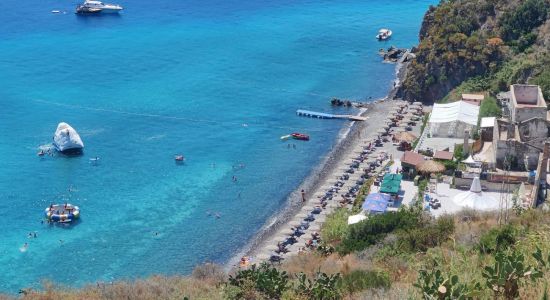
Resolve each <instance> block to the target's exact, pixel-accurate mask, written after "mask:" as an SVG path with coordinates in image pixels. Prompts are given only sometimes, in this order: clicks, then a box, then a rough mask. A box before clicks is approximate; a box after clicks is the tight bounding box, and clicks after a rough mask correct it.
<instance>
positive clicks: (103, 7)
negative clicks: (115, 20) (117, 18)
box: [76, 0, 123, 14]
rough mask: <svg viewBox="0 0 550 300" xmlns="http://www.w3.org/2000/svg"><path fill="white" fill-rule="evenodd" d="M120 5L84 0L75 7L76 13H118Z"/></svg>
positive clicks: (120, 8)
mask: <svg viewBox="0 0 550 300" xmlns="http://www.w3.org/2000/svg"><path fill="white" fill-rule="evenodd" d="M122 9H123V8H122V6H120V5H118V4H110V3H103V2H101V1H96V0H86V1H84V3H82V4H80V5H79V6H77V7H76V13H77V14H89V13H118V12H120V11H121V10H122Z"/></svg>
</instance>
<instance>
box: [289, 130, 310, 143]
mask: <svg viewBox="0 0 550 300" xmlns="http://www.w3.org/2000/svg"><path fill="white" fill-rule="evenodd" d="M291 136H292V138H293V139H295V140H301V141H309V135H307V134H303V133H298V132H295V133H293V134H291Z"/></svg>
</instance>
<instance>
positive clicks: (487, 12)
mask: <svg viewBox="0 0 550 300" xmlns="http://www.w3.org/2000/svg"><path fill="white" fill-rule="evenodd" d="M549 13H550V0H527V1H517V0H512V1H505V0H456V1H442V2H441V3H440V4H439V5H438V6H437V7H430V9H429V10H428V12H427V13H426V15H425V16H424V21H423V23H422V28H421V30H420V34H419V37H420V43H419V45H418V47H417V48H416V49H414V53H415V55H416V58H415V59H413V60H412V62H411V63H410V64H409V66H408V67H407V78H406V79H405V81H404V82H403V86H402V87H401V89H400V91H399V93H398V95H399V96H401V97H403V98H405V99H409V100H421V101H424V102H436V101H438V100H440V99H442V98H443V97H445V96H446V95H447V94H448V93H449V92H450V91H451V90H452V89H453V88H455V87H457V86H459V85H460V84H461V83H462V82H463V81H465V80H468V79H470V78H478V79H481V80H483V81H484V83H483V85H482V86H481V87H480V89H481V90H488V91H491V92H498V91H500V90H503V89H507V85H509V84H512V83H534V84H540V85H541V86H542V87H543V90H544V93H545V95H546V96H547V98H550V97H549V95H550V71H549V69H550V68H548V67H547V66H548V63H549V62H550V56H549V55H548V52H549V48H550V22H548V21H547V20H548V19H549V16H548V15H549Z"/></svg>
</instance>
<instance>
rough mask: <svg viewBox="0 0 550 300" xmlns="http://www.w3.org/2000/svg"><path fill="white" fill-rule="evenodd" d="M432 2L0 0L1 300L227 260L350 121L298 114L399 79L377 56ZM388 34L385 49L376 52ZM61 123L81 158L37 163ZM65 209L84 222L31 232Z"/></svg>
mask: <svg viewBox="0 0 550 300" xmlns="http://www.w3.org/2000/svg"><path fill="white" fill-rule="evenodd" d="M121 1H122V0H121ZM433 2H435V1H424V0H422V1H410V0H408V1H407V0H405V1H399V2H396V1H351V0H350V1H339V2H336V1H295V0H294V1H248V2H247V1H244V2H243V1H234V0H229V1H228V0H224V1H219V0H218V1H212V0H206V1H180V2H174V1H164V0H160V1H143V0H135V1H131V2H121V4H122V5H123V6H125V11H124V13H123V14H121V15H120V16H89V17H80V16H76V15H74V14H73V13H72V12H73V8H74V6H75V5H76V4H77V3H76V2H75V3H65V2H60V1H54V0H44V1H40V2H37V1H23V2H21V1H16V0H6V1H3V2H2V4H0V8H4V9H2V11H3V15H2V17H1V19H0V20H1V22H0V37H1V39H0V53H2V55H0V157H1V159H0V170H1V171H0V209H1V210H2V212H3V213H2V214H1V218H0V228H2V231H1V232H0V266H1V267H0V268H1V269H2V272H0V291H7V292H16V291H17V290H18V289H19V288H21V287H25V286H36V285H38V284H39V282H40V280H41V279H44V278H48V279H51V280H54V281H56V282H61V283H64V284H69V285H76V286H78V285H81V284H84V283H93V282H95V281H111V280H113V279H118V278H133V277H145V276H147V275H150V274H155V273H167V274H175V273H177V274H182V273H188V272H190V270H191V269H192V267H193V265H195V264H196V263H200V262H204V261H215V262H219V263H224V262H226V261H227V260H228V259H229V258H230V257H231V255H232V254H233V253H235V252H236V251H237V250H238V249H239V248H240V247H243V246H244V245H245V244H246V242H247V241H248V240H249V239H250V238H251V237H252V236H253V235H254V234H255V233H256V231H257V230H258V229H259V228H260V227H261V226H262V224H263V223H264V222H265V221H266V219H267V218H269V216H271V215H273V213H275V212H276V211H277V210H278V209H280V208H281V206H282V205H283V204H284V203H285V199H286V197H287V196H288V195H289V194H290V193H291V192H292V191H293V190H294V189H295V188H296V187H297V186H298V185H299V184H300V182H301V181H302V179H303V178H304V177H305V176H307V174H308V172H309V171H310V170H311V168H312V166H314V165H315V164H317V163H318V162H319V161H321V159H322V158H323V156H324V155H326V153H327V152H328V151H329V150H330V148H331V146H332V145H334V143H335V139H336V137H337V135H338V133H339V131H340V129H341V128H342V127H343V126H344V125H345V122H344V121H331V120H314V119H307V118H300V117H296V116H295V114H294V113H295V110H296V109H298V108H305V109H312V110H318V111H326V112H331V111H335V112H338V113H347V111H346V110H345V109H331V108H330V106H329V105H328V101H329V100H330V98H331V97H333V96H337V97H341V98H352V99H363V100H364V99H367V98H368V97H373V98H376V97H382V96H383V95H384V94H385V93H386V92H387V91H388V89H389V88H390V87H391V81H392V80H393V78H394V72H395V70H394V65H391V64H383V63H380V57H379V56H378V55H377V51H378V49H379V48H380V47H389V46H390V45H392V44H394V45H397V46H400V47H410V46H412V45H413V44H415V43H416V41H417V35H418V30H419V27H420V22H421V18H422V16H423V13H424V11H425V10H426V9H427V7H428V5H429V4H430V3H433ZM6 7H9V8H10V9H6ZM53 9H59V10H62V11H67V13H66V14H52V13H50V11H51V10H53ZM386 26H387V27H389V28H391V29H393V31H394V37H392V40H391V42H387V43H384V42H382V43H380V42H377V41H375V39H374V35H375V34H376V32H377V30H378V28H380V27H386ZM61 121H65V122H68V123H69V124H71V125H72V126H73V127H75V129H76V130H77V131H79V133H80V135H81V137H82V139H83V141H84V143H85V153H84V155H83V156H81V157H70V158H69V157H62V156H56V157H45V158H38V157H37V156H36V152H37V151H38V147H39V146H41V145H47V144H48V143H50V142H51V137H52V134H53V132H54V131H55V128H56V126H57V123H58V122H61ZM294 131H298V132H305V133H308V134H310V135H311V141H310V142H294V144H296V149H293V148H292V147H291V148H290V149H289V148H287V144H286V143H283V142H281V141H280V140H279V137H280V136H281V135H284V134H288V133H290V132H294ZM176 153H183V154H185V156H186V157H187V162H186V164H185V165H176V164H175V163H174V160H173V155H174V154H176ZM95 156H99V157H100V158H101V160H100V163H99V164H98V165H97V166H94V165H92V164H90V161H89V159H90V158H92V157H95ZM240 164H244V167H239V165H240ZM233 176H236V178H237V182H233V181H232V177H233ZM64 201H69V202H71V203H74V204H77V205H79V206H80V207H81V209H82V220H81V221H80V222H79V223H77V224H74V225H73V226H70V227H67V228H64V227H59V226H48V225H44V224H41V218H42V214H43V210H44V208H45V207H47V206H48V205H49V204H50V203H52V202H54V203H56V202H64ZM208 213H210V215H209V214H208ZM216 213H219V215H220V216H221V217H220V218H219V219H217V218H215V217H214V215H215V214H216ZM31 231H36V232H37V235H38V237H37V238H27V235H28V233H29V232H31ZM24 243H28V244H29V247H28V249H27V251H25V252H21V251H20V248H21V247H22V245H23V244H24Z"/></svg>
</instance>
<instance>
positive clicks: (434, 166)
mask: <svg viewBox="0 0 550 300" xmlns="http://www.w3.org/2000/svg"><path fill="white" fill-rule="evenodd" d="M417 171H418V172H420V173H424V174H429V173H441V172H444V171H445V166H444V165H443V164H441V163H439V162H437V161H435V160H426V161H424V162H423V163H421V164H420V165H419V166H418V167H417Z"/></svg>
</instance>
